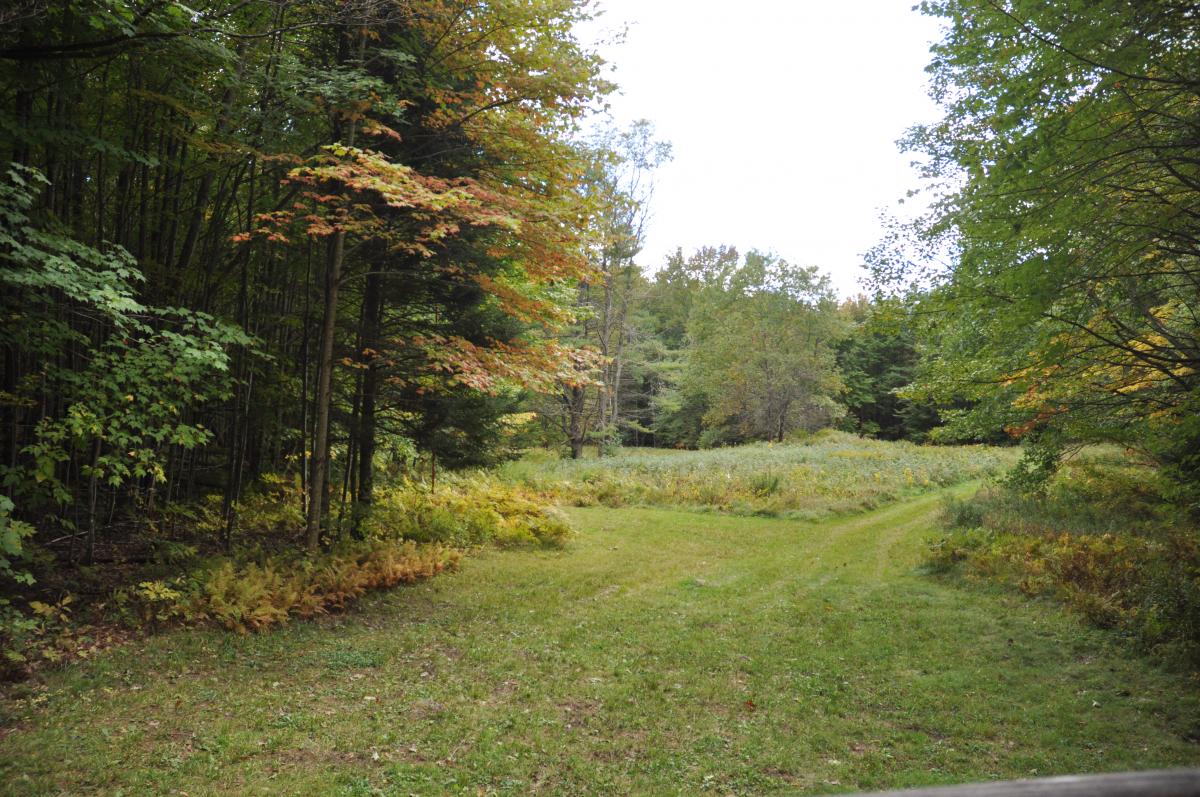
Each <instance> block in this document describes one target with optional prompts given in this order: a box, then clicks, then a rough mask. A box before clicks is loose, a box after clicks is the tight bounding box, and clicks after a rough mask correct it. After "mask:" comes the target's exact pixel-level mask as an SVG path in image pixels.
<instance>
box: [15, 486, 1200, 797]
mask: <svg viewBox="0 0 1200 797" xmlns="http://www.w3.org/2000/svg"><path fill="white" fill-rule="evenodd" d="M958 489H960V490H961V489H966V488H958ZM939 500H940V495H938V494H935V495H929V496H925V497H922V498H919V499H916V500H913V501H908V502H904V503H901V504H898V505H894V506H892V507H889V508H885V509H883V510H879V511H876V512H872V513H869V514H865V515H860V516H857V517H853V518H850V519H841V520H837V521H829V522H824V523H819V524H805V523H799V522H790V521H784V520H770V519H756V518H733V517H724V516H718V515H705V514H693V513H686V512H671V511H662V510H649V509H602V508H591V509H579V510H572V511H571V514H572V517H573V519H574V520H575V521H576V524H577V525H578V527H579V528H580V529H581V530H582V534H581V535H580V538H579V539H578V540H576V541H575V542H574V543H572V545H571V546H570V547H569V548H568V549H567V550H566V551H563V552H555V553H486V554H483V555H480V556H476V557H473V558H471V559H469V560H468V561H467V562H466V563H465V565H464V567H463V569H462V571H461V572H460V573H458V574H455V575H452V576H449V577H444V578H440V579H437V580H435V581H433V582H430V583H428V584H425V585H421V586H418V587H415V588H411V589H403V590H399V591H396V592H394V593H391V594H388V595H384V596H380V597H378V598H376V599H374V600H372V601H369V602H368V604H367V605H366V606H364V608H363V609H362V610H361V611H359V612H357V613H355V614H354V615H351V616H346V617H341V618H336V619H331V620H329V621H328V622H325V623H318V624H300V625H297V626H295V627H293V628H290V629H286V630H283V631H279V632H276V633H271V634H265V635H262V636H256V637H247V638H233V637H230V636H227V635H222V634H217V633H210V632H188V633H179V634H170V635H164V636H162V637H158V638H155V639H152V640H149V641H147V642H146V643H144V644H141V645H139V646H137V647H136V648H134V647H131V648H127V649H125V650H122V651H117V652H113V653H111V654H109V655H107V656H105V657H103V658H102V659H100V660H98V661H95V662H92V663H90V664H88V665H86V666H81V667H75V668H72V669H69V670H67V671H65V672H62V673H57V674H55V675H54V676H53V677H52V678H51V679H50V683H49V685H48V689H46V690H44V691H39V692H36V693H34V694H32V695H29V696H27V697H26V698H24V699H23V700H21V701H18V702H10V703H9V704H7V705H6V706H5V707H4V708H3V710H4V711H5V712H6V713H7V715H8V716H7V717H6V719H7V721H8V722H9V723H10V724H11V726H12V727H11V730H10V732H8V733H7V734H6V735H4V736H2V737H0V793H4V794H22V795H28V794H58V793H61V794H87V793H104V794H126V795H133V794H172V793H174V794H187V795H191V797H199V795H207V794H334V795H336V794H344V795H371V794H396V795H407V794H470V795H476V794H489V793H502V794H528V793H541V794H553V795H561V794H585V793H586V794H606V795H607V794H625V793H644V794H704V793H711V794H714V795H726V794H758V793H770V792H774V793H793V792H797V791H814V792H823V791H837V790H852V789H872V788H882V787H892V786H895V787H902V786H911V785H917V784H925V783H935V782H960V781H965V780H975V779H986V778H990V777H1018V776H1024V775H1029V774H1030V773H1034V772H1036V773H1038V774H1043V775H1048V774H1054V773H1064V772H1084V771H1102V770H1118V769H1128V768H1144V767H1160V766H1170V765H1179V764H1193V765H1194V764H1197V763H1200V747H1198V746H1197V745H1196V743H1195V742H1194V741H1189V739H1192V740H1194V739H1195V737H1196V736H1197V734H1200V727H1198V726H1197V722H1198V721H1200V701H1198V700H1197V695H1196V690H1195V684H1194V683H1193V684H1188V683H1186V682H1185V681H1184V680H1183V679H1181V678H1179V677H1176V676H1171V675H1168V674H1165V673H1162V672H1159V671H1157V670H1155V669H1153V668H1151V667H1150V666H1149V665H1147V664H1146V663H1145V662H1143V661H1140V660H1136V659H1132V658H1129V657H1126V656H1123V655H1121V653H1120V652H1119V651H1113V650H1110V649H1109V648H1108V647H1107V640H1106V639H1105V638H1104V637H1103V636H1102V635H1099V634H1096V633H1093V632H1089V631H1086V630H1083V629H1081V628H1080V627H1078V626H1077V625H1076V624H1075V622H1074V621H1073V620H1071V619H1069V618H1067V617H1065V616H1063V615H1062V614H1061V613H1060V612H1059V611H1058V610H1057V609H1055V608H1054V607H1053V606H1049V605H1044V604H1037V603H1028V602H1026V601H1024V600H1022V599H1019V598H1015V597H1013V596H1010V595H1006V594H1002V593H992V592H987V591H976V590H963V589H959V588H957V587H955V586H953V585H948V584H941V583H939V582H937V581H935V580H931V579H928V578H925V577H922V576H919V575H917V574H914V572H913V569H914V566H915V564H916V562H917V561H918V558H919V555H920V550H921V540H922V538H923V536H924V534H925V531H926V529H928V528H929V525H930V523H931V521H932V518H933V516H934V515H935V513H936V511H937V508H938V503H939Z"/></svg>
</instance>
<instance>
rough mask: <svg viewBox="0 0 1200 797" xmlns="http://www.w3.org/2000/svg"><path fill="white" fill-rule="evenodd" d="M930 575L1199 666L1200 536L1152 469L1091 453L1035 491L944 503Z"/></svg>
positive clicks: (1003, 490) (1008, 489) (990, 492)
mask: <svg viewBox="0 0 1200 797" xmlns="http://www.w3.org/2000/svg"><path fill="white" fill-rule="evenodd" d="M944 521H945V527H946V530H945V534H943V535H942V536H940V537H939V538H938V539H936V540H935V541H934V542H933V544H932V547H931V549H930V553H929V561H928V563H929V565H930V566H931V568H932V569H933V570H935V571H937V572H942V573H960V574H962V575H964V576H965V577H967V578H968V579H971V580H980V581H990V582H996V583H1001V584H1006V585H1009V586H1012V587H1015V588H1016V589H1019V590H1020V591H1022V592H1024V593H1025V594H1027V595H1030V596H1048V597H1052V598H1055V599H1058V600H1061V601H1062V602H1063V603H1064V604H1065V605H1066V606H1068V607H1069V608H1070V609H1071V610H1073V611H1075V612H1077V613H1079V614H1080V615H1081V616H1082V617H1083V618H1084V619H1086V620H1087V621H1088V622H1090V623H1091V624H1093V625H1096V626H1099V627H1102V628H1111V629H1114V630H1116V631H1118V632H1119V633H1121V634H1123V635H1125V636H1126V637H1128V638H1130V639H1131V640H1132V641H1133V642H1135V643H1136V644H1137V645H1138V646H1139V647H1141V648H1143V649H1146V650H1152V651H1155V652H1158V653H1161V654H1163V655H1165V656H1166V657H1167V658H1170V659H1175V660H1182V661H1185V662H1187V663H1188V664H1189V666H1193V667H1200V533H1198V532H1197V527H1196V525H1195V519H1194V518H1192V517H1189V516H1188V515H1187V513H1186V512H1185V511H1182V510H1180V509H1179V508H1178V507H1177V506H1176V505H1175V504H1174V503H1173V502H1172V500H1171V497H1170V486H1169V485H1168V484H1167V483H1166V482H1165V481H1164V480H1163V479H1162V478H1161V477H1160V476H1159V475H1158V474H1157V473H1156V471H1154V470H1153V469H1151V468H1149V467H1147V466H1144V465H1139V464H1137V463H1134V462H1130V461H1128V460H1125V459H1114V457H1113V456H1112V454H1111V452H1100V453H1091V454H1085V455H1083V456H1080V457H1078V458H1076V459H1074V460H1072V461H1070V462H1067V463H1066V464H1065V465H1064V466H1063V467H1062V468H1061V469H1060V470H1059V471H1058V473H1057V474H1055V475H1054V476H1053V477H1052V478H1051V479H1050V480H1049V482H1048V483H1047V484H1045V485H1044V488H1043V489H1039V490H1036V491H1030V490H1025V491H1022V490H1020V489H1018V488H1017V487H1016V486H1014V485H1012V484H998V485H993V486H991V487H989V488H987V489H985V490H982V491H980V492H979V493H978V494H977V495H976V496H974V497H973V498H971V499H968V500H966V501H955V502H950V503H948V504H947V506H946V508H945V512H944Z"/></svg>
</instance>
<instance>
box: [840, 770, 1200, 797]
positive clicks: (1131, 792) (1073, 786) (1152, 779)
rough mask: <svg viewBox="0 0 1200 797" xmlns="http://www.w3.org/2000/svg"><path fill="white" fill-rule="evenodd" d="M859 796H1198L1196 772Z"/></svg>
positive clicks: (1081, 777) (1199, 779)
mask: <svg viewBox="0 0 1200 797" xmlns="http://www.w3.org/2000/svg"><path fill="white" fill-rule="evenodd" d="M859 797H1200V769H1166V770H1157V771H1151V772H1121V773H1117V774H1113V775H1070V776H1067V777H1058V778H1033V779H1030V780H1006V781H999V782H995V783H972V784H968V785H965V786H936V787H932V788H925V789H909V790H906V791H888V792H877V793H875V794H873V795H865V794H864V795H860V796H859Z"/></svg>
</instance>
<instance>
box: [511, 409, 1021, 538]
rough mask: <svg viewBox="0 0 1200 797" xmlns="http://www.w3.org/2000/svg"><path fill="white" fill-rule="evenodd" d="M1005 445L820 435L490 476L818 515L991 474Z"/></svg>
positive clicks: (586, 494) (579, 494)
mask: <svg viewBox="0 0 1200 797" xmlns="http://www.w3.org/2000/svg"><path fill="white" fill-rule="evenodd" d="M1015 460H1016V453H1015V451H1014V450H1012V449H1003V448H995V447H988V446H937V447H934V446H921V445H916V444H914V443H908V442H884V441H879V440H868V439H864V438H860V437H856V436H854V435H851V434H846V433H843V432H833V431H829V432H823V433H820V434H818V435H815V436H814V437H812V438H811V439H810V440H808V441H806V442H800V443H756V444H751V445H745V446H738V447H735V448H719V449H710V450H705V451H665V450H662V449H624V450H623V451H622V452H621V453H620V454H618V455H615V456H610V457H603V458H589V459H580V460H570V459H555V458H549V457H546V456H544V455H539V456H532V457H527V458H525V459H522V460H518V461H516V462H510V463H507V464H505V465H503V466H502V467H501V468H500V469H499V471H498V474H499V477H500V478H501V479H502V480H504V481H506V482H508V483H510V484H515V485H520V486H522V487H525V488H528V489H529V490H532V491H534V492H537V493H539V494H541V495H545V496H547V497H549V498H551V499H553V500H557V501H560V502H568V503H573V504H578V505H587V504H603V505H606V506H624V505H648V506H672V507H681V508H689V509H703V510H713V511H719V512H729V513H733V514H740V515H770V516H779V517H792V518H801V519H819V518H823V517H828V516H830V515H837V514H844V513H851V512H857V511H861V510H865V509H872V508H875V507H878V506H882V505H884V504H887V503H890V502H892V501H896V500H898V499H900V498H903V497H906V496H910V495H916V494H919V493H922V492H927V491H930V490H935V489H938V488H941V487H945V486H947V485H951V484H955V483H958V482H962V481H967V480H970V479H976V478H981V477H984V476H990V475H995V474H998V473H1000V472H1001V471H1002V470H1003V469H1004V468H1006V467H1007V466H1009V465H1011V464H1012V463H1013V462H1015Z"/></svg>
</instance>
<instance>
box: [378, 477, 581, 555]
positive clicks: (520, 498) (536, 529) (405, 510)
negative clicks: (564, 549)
mask: <svg viewBox="0 0 1200 797" xmlns="http://www.w3.org/2000/svg"><path fill="white" fill-rule="evenodd" d="M364 528H365V529H366V531H367V533H368V535H369V536H371V537H374V538H378V539H406V540H414V541H418V542H436V543H441V544H443V545H450V546H454V547H459V548H469V547H474V546H478V545H483V544H486V543H489V542H492V543H495V544H497V545H501V546H505V547H515V546H543V547H557V546H561V545H563V544H565V543H566V541H567V539H568V538H569V537H570V535H571V527H570V525H569V524H568V523H567V521H566V519H565V518H564V517H563V516H562V515H561V514H559V513H557V512H555V511H553V510H551V509H547V508H546V507H545V506H543V502H542V501H541V500H539V499H538V498H537V497H536V496H535V495H533V494H532V493H530V492H529V491H528V490H525V489H522V488H520V487H517V486H514V485H506V484H503V483H501V482H499V481H497V480H495V479H492V478H489V477H487V476H485V475H483V474H473V475H468V476H456V477H452V478H450V479H447V480H446V481H445V482H443V484H442V485H441V486H439V487H438V488H437V490H436V491H433V490H429V489H426V488H424V487H423V486H419V485H411V484H410V485H404V486H401V487H396V488H392V489H389V490H384V491H381V493H380V495H379V497H378V500H377V502H376V504H375V506H374V507H373V508H372V511H371V515H370V517H369V518H367V520H366V521H365V522H364Z"/></svg>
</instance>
